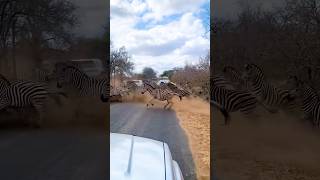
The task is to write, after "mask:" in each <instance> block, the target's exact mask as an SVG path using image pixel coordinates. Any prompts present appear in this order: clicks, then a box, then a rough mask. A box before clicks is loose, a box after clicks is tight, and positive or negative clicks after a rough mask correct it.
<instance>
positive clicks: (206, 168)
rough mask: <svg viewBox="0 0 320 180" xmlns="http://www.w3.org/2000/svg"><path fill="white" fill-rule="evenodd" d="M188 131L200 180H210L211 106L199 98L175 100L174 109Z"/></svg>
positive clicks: (182, 125) (181, 123)
mask: <svg viewBox="0 0 320 180" xmlns="http://www.w3.org/2000/svg"><path fill="white" fill-rule="evenodd" d="M172 108H173V109H174V110H175V111H176V113H177V117H178V118H179V120H180V125H181V127H182V128H183V129H184V130H185V131H186V134H187V136H188V139H189V144H190V146H191V147H190V148H191V151H192V154H193V157H194V161H195V164H196V169H197V176H198V180H205V179H208V180H209V179H210V105H209V103H207V102H205V101H203V100H201V99H199V98H184V99H183V100H182V101H179V100H177V99H175V100H174V106H173V107H172Z"/></svg>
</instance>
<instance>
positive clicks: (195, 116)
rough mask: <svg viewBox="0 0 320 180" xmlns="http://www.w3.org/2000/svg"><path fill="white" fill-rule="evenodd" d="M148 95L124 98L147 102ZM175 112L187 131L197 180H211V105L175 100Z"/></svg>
mask: <svg viewBox="0 0 320 180" xmlns="http://www.w3.org/2000/svg"><path fill="white" fill-rule="evenodd" d="M150 99H151V97H150V96H149V95H148V94H147V95H146V96H145V95H140V94H135V95H133V94H130V95H129V96H127V97H125V98H124V101H127V102H144V103H145V102H147V101H148V100H150ZM153 102H154V104H155V106H157V107H158V106H159V107H163V106H164V105H165V102H159V101H153ZM173 103H174V105H173V106H172V109H173V110H175V112H176V115H177V117H178V119H179V120H180V122H179V123H180V125H181V127H182V128H183V129H184V130H185V132H186V134H187V138H188V141H189V145H190V149H191V151H192V152H191V153H192V156H193V158H194V162H195V165H196V171H197V179H198V180H209V179H210V105H209V103H207V102H205V101H203V100H202V99H200V98H183V100H182V101H179V99H178V98H174V100H173Z"/></svg>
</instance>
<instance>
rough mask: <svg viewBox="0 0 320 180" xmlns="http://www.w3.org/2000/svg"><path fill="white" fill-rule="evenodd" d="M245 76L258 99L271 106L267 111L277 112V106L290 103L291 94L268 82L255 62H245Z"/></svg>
mask: <svg viewBox="0 0 320 180" xmlns="http://www.w3.org/2000/svg"><path fill="white" fill-rule="evenodd" d="M245 78H246V80H248V82H249V84H250V90H252V93H254V94H255V95H256V96H257V97H259V98H260V101H261V102H263V103H264V104H266V105H267V106H269V107H271V108H272V110H271V109H269V112H277V110H276V109H273V108H277V107H281V106H283V105H290V104H289V103H290V102H291V101H292V99H291V95H290V93H289V91H288V90H283V89H278V88H276V87H274V86H273V85H272V84H270V83H269V82H268V81H267V79H266V77H265V75H264V73H263V72H262V69H261V68H260V67H258V66H257V65H255V64H246V65H245Z"/></svg>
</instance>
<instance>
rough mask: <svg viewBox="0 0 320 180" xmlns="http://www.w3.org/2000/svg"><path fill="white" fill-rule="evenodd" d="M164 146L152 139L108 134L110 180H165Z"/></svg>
mask: <svg viewBox="0 0 320 180" xmlns="http://www.w3.org/2000/svg"><path fill="white" fill-rule="evenodd" d="M164 146H165V144H164V143H163V142H160V141H155V140H152V139H147V138H142V137H136V136H132V135H126V134H117V133H110V179H111V180H165V179H166V178H165V176H166V165H165V154H164V153H165V152H164ZM167 168H168V167H167ZM167 173H168V172H167Z"/></svg>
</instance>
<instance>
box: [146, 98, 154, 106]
mask: <svg viewBox="0 0 320 180" xmlns="http://www.w3.org/2000/svg"><path fill="white" fill-rule="evenodd" d="M153 100H154V98H152V99H151V100H150V101H149V102H148V103H147V107H149V103H150V104H151V105H152V106H153V103H151V102H152V101H153Z"/></svg>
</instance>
